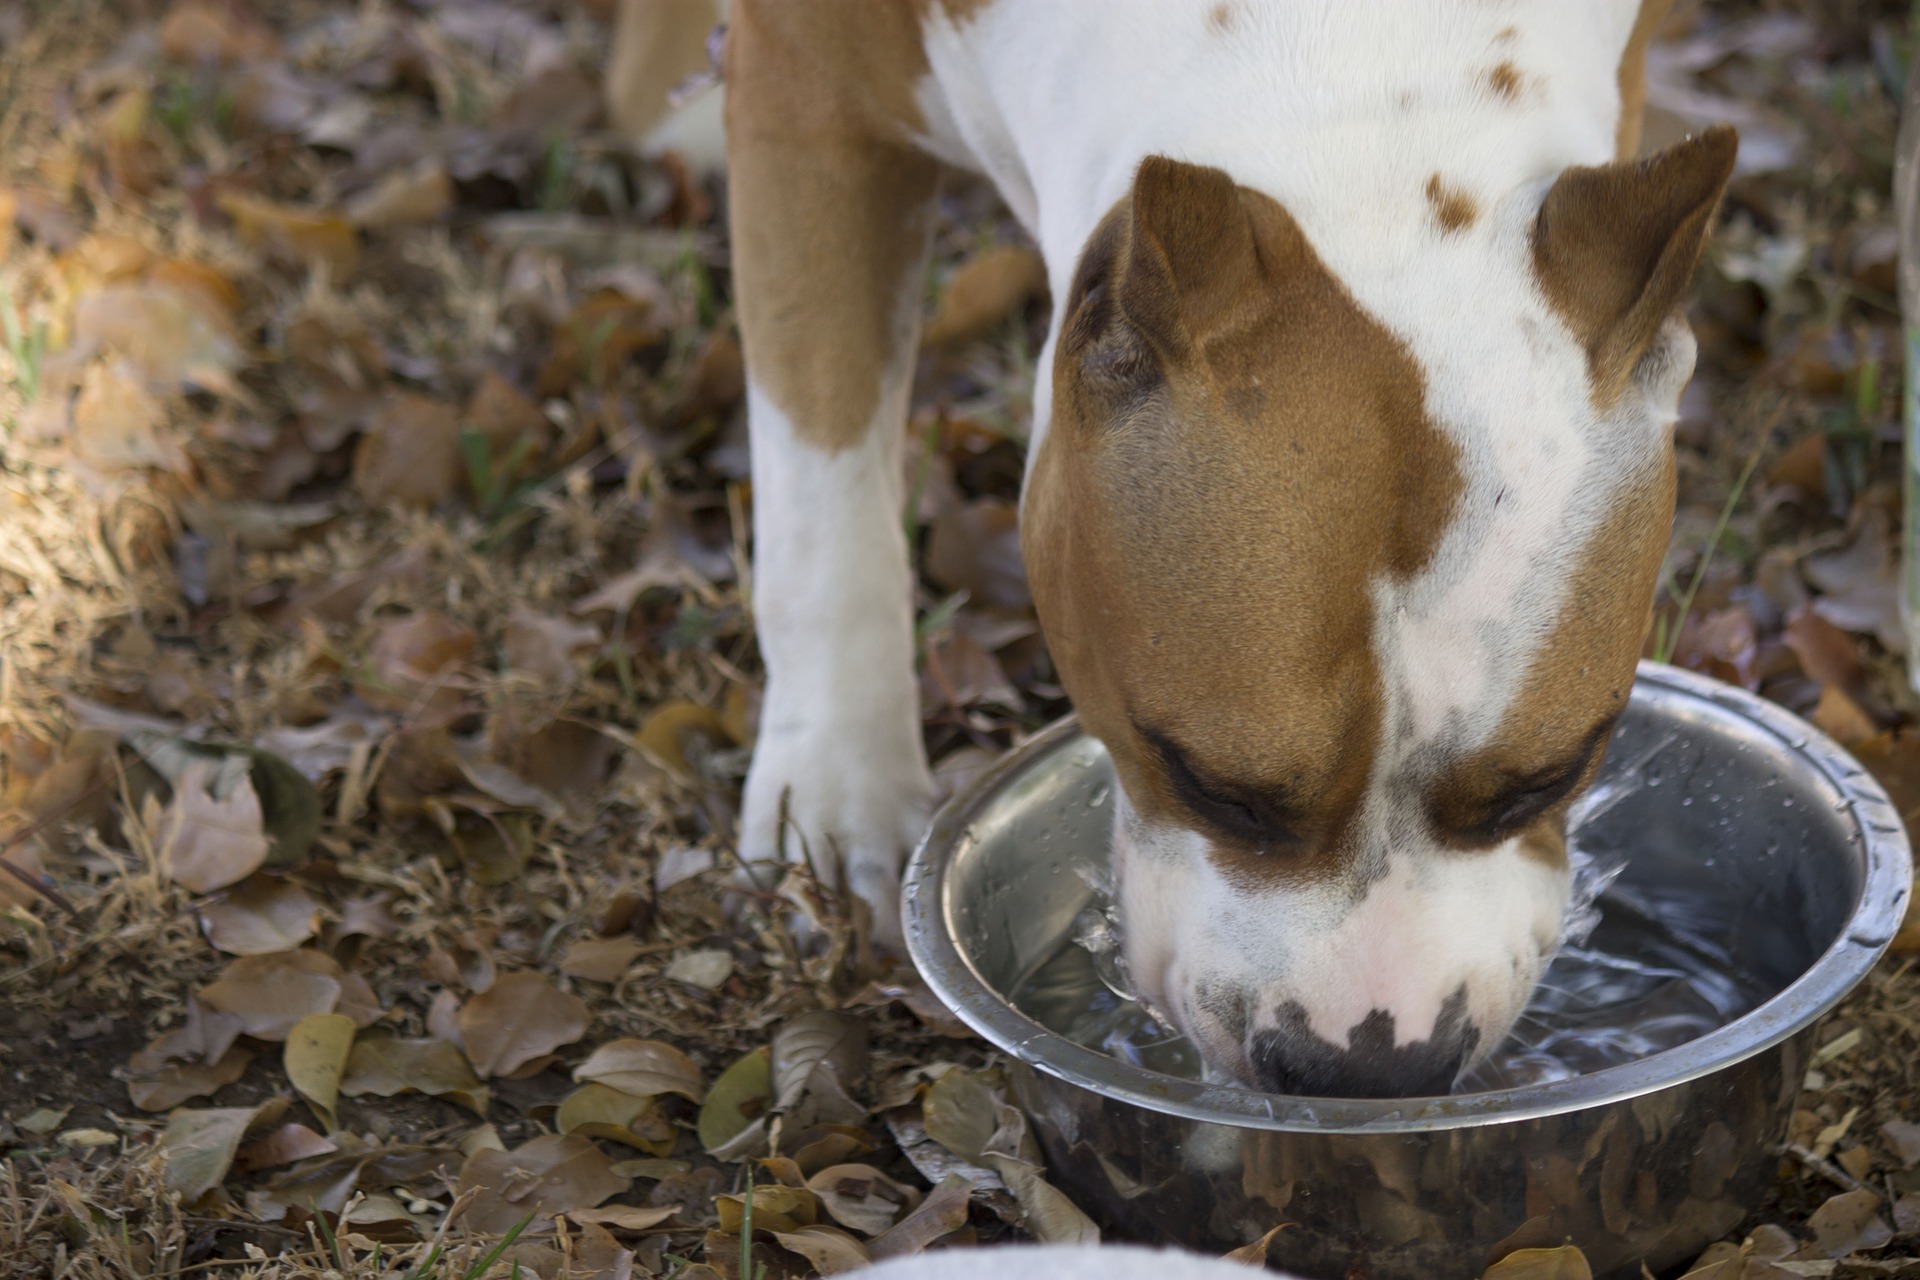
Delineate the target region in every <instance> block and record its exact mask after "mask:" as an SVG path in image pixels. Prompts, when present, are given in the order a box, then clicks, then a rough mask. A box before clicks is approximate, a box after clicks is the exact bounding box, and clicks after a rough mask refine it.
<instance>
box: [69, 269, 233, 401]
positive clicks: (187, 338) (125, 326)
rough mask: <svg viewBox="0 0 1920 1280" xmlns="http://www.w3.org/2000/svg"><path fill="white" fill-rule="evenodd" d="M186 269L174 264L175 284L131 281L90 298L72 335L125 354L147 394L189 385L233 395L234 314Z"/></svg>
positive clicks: (82, 304)
mask: <svg viewBox="0 0 1920 1280" xmlns="http://www.w3.org/2000/svg"><path fill="white" fill-rule="evenodd" d="M185 271H186V267H185V264H176V265H175V266H174V267H173V268H171V270H170V273H169V277H168V279H169V281H170V282H169V283H164V284H163V283H159V282H156V281H151V280H150V281H146V282H138V283H135V282H129V283H124V284H114V285H109V286H107V287H106V288H104V289H99V290H97V291H95V292H92V293H89V294H88V295H86V296H85V297H83V298H81V299H80V302H79V304H78V306H76V307H75V309H74V317H73V334H74V338H75V340H76V341H78V342H81V343H85V344H89V345H97V346H100V347H104V348H106V349H108V350H110V351H112V352H113V353H114V354H116V355H118V356H121V357H123V358H124V359H125V360H127V361H128V362H129V363H130V364H131V365H132V367H133V368H135V369H137V370H138V371H139V373H140V375H141V378H142V380H143V381H144V382H145V384H146V386H147V388H148V389H149V390H154V391H172V390H177V389H179V388H182V387H186V386H189V385H191V386H199V387H204V388H206V389H207V390H209V391H218V392H223V393H232V392H233V391H235V390H236V388H235V385H234V381H233V375H234V370H235V369H236V368H238V367H239V364H240V356H241V353H240V343H239V339H238V338H237V336H236V335H235V332H234V320H233V316H232V312H231V311H229V310H225V309H223V308H222V307H221V306H220V303H219V300H218V299H217V298H216V297H215V295H214V293H213V286H212V285H210V284H208V285H201V284H198V283H192V282H189V281H188V279H187V277H186V276H185V274H184V273H185ZM216 279H218V277H216ZM220 283H222V284H224V283H225V281H224V279H221V280H220Z"/></svg>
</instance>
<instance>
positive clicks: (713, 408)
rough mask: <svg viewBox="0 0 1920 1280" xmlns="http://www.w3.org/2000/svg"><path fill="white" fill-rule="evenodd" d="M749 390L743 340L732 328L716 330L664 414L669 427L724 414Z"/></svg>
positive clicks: (697, 356)
mask: <svg viewBox="0 0 1920 1280" xmlns="http://www.w3.org/2000/svg"><path fill="white" fill-rule="evenodd" d="M746 389H747V380H746V363H745V361H744V359H743V358H742V356H741V353H740V341H739V339H737V338H735V337H734V336H733V331H732V330H731V329H727V328H719V329H715V330H713V331H712V332H711V333H709V334H707V336H706V340H705V341H704V342H702V343H701V346H700V351H699V354H698V355H696V356H695V357H694V359H693V367H692V368H691V369H690V370H688V372H687V376H686V377H685V378H684V379H683V380H682V381H681V384H680V386H679V387H678V388H677V389H676V390H675V392H674V398H673V402H672V403H671V404H670V405H668V406H667V409H666V411H665V414H664V417H665V419H666V422H667V424H668V425H669V426H673V427H679V426H685V425H687V424H690V423H694V422H697V421H699V420H700V419H702V418H705V417H709V416H712V415H716V414H723V413H725V412H727V411H728V410H729V409H731V408H733V406H734V405H736V404H738V403H739V402H740V397H741V396H743V395H745V394H746Z"/></svg>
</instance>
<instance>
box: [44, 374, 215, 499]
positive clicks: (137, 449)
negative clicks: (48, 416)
mask: <svg viewBox="0 0 1920 1280" xmlns="http://www.w3.org/2000/svg"><path fill="white" fill-rule="evenodd" d="M72 412H73V419H72V429H73V434H72V444H73V456H74V458H75V459H76V460H78V461H79V462H81V463H84V464H85V465H86V466H88V467H90V468H92V469H93V470H95V471H99V472H107V473H113V472H118V471H134V470H139V469H141V468H144V467H152V468H157V469H159V470H162V471H173V472H185V471H187V470H188V469H189V467H190V465H191V464H190V463H189V461H188V459H187V454H186V450H184V449H183V448H181V446H180V442H179V441H178V440H177V439H175V438H174V436H173V434H172V430H171V428H170V427H169V426H168V414H167V406H166V405H165V404H164V403H163V402H162V401H161V400H160V399H159V398H158V397H156V396H155V395H154V394H153V393H152V392H151V391H149V390H147V387H146V385H145V382H144V381H143V380H142V379H141V378H140V376H139V373H138V371H137V370H136V369H135V368H134V367H133V365H132V364H130V363H128V362H127V361H124V360H114V361H101V362H98V363H95V364H92V365H89V366H88V367H87V369H86V372H85V373H83V374H82V375H81V379H80V388H79V394H78V395H77V396H75V397H74V399H73V405H72Z"/></svg>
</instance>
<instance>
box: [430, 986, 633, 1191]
mask: <svg viewBox="0 0 1920 1280" xmlns="http://www.w3.org/2000/svg"><path fill="white" fill-rule="evenodd" d="M590 1021H592V1014H591V1012H590V1011H589V1010H588V1009H587V1005H586V1002H585V1001H584V1000H582V999H580V997H578V996H576V995H572V994H570V993H568V992H565V991H561V990H560V989H559V988H557V987H555V986H554V985H553V984H552V983H551V982H548V981H547V980H546V979H545V978H543V977H541V976H540V975H539V974H537V973H503V974H501V975H500V977H499V979H498V980H497V981H495V983H494V984H493V986H491V987H490V988H488V989H487V990H485V991H483V992H481V993H480V994H478V995H476V996H474V997H473V998H472V999H470V1000H468V1001H467V1002H466V1003H465V1004H464V1005H462V1006H461V1007H460V1040H461V1043H462V1044H464V1045H465V1046H466V1051H467V1057H468V1059H469V1060H471V1061H472V1063H473V1068H474V1070H475V1071H476V1072H477V1073H478V1074H479V1075H480V1077H481V1079H483V1080H484V1079H486V1078H487V1077H489V1076H504V1075H509V1074H511V1073H512V1072H514V1071H516V1070H518V1069H519V1068H520V1067H522V1066H524V1065H526V1064H527V1063H529V1062H531V1061H533V1060H534V1059H536V1058H540V1057H543V1056H544V1055H546V1054H549V1053H551V1052H553V1051H554V1050H555V1049H557V1048H559V1047H560V1046H561V1045H563V1044H572V1043H573V1042H574V1041H575V1040H578V1039H579V1038H580V1037H581V1036H583V1035H585V1034H586V1032H587V1024H588V1023H589V1022H590ZM595 1203H596V1204H597V1203H599V1202H598V1201H595Z"/></svg>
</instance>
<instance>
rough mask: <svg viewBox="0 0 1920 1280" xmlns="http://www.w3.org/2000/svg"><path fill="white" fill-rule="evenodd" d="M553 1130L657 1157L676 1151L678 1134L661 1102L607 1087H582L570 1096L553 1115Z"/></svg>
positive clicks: (594, 1085)
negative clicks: (614, 1143) (624, 1145)
mask: <svg viewBox="0 0 1920 1280" xmlns="http://www.w3.org/2000/svg"><path fill="white" fill-rule="evenodd" d="M553 1127H554V1128H555V1129H558V1130H559V1131H560V1132H561V1133H577V1134H579V1135H580V1136H581V1137H583V1138H605V1139H608V1140H609V1141H613V1142H621V1143H625V1144H626V1145H627V1146H630V1147H637V1148H639V1149H640V1150H642V1151H645V1152H647V1153H648V1154H650V1155H656V1156H665V1155H667V1154H669V1153H670V1152H671V1151H672V1150H673V1139H674V1137H675V1135H676V1133H677V1132H678V1131H677V1130H676V1129H675V1128H674V1126H673V1122H672V1121H671V1120H669V1119H668V1118H667V1116H666V1113H665V1112H664V1111H663V1110H662V1109H661V1107H660V1102H659V1099H658V1098H637V1097H635V1096H633V1095H632V1094H630V1093H622V1092H620V1090H618V1089H612V1088H609V1087H607V1086H606V1085H604V1084H583V1085H581V1086H580V1087H579V1088H578V1089H575V1090H574V1091H573V1092H572V1093H570V1094H568V1095H567V1096H566V1097H565V1098H564V1099H563V1100H562V1101H561V1103H560V1109H559V1111H558V1112H557V1113H555V1115H554V1118H553Z"/></svg>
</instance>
